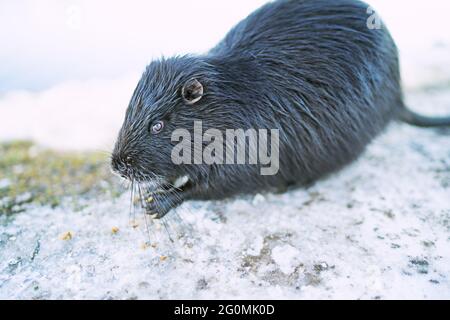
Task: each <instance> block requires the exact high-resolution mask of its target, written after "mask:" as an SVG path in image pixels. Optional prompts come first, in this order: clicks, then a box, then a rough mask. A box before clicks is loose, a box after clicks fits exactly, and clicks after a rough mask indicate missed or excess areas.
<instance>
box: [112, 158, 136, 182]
mask: <svg viewBox="0 0 450 320" xmlns="http://www.w3.org/2000/svg"><path fill="white" fill-rule="evenodd" d="M133 162H134V161H133V157H132V156H131V155H129V154H124V153H120V152H115V153H113V155H112V157H111V169H112V171H113V172H114V173H116V174H118V175H120V176H121V177H122V178H125V179H131V178H132V175H133Z"/></svg>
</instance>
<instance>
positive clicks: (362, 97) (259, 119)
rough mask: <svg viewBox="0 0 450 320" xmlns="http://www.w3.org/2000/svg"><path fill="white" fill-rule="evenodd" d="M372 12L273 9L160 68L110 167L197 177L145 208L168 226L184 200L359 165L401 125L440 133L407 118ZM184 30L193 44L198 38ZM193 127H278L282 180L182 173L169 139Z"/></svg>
mask: <svg viewBox="0 0 450 320" xmlns="http://www.w3.org/2000/svg"><path fill="white" fill-rule="evenodd" d="M367 8H368V5H367V4H365V3H363V2H360V1H356V0H339V1H338V0H303V1H276V2H273V3H269V4H267V5H265V6H263V7H262V8H260V9H259V10H257V11H255V12H254V13H253V14H251V15H250V16H249V17H247V18H246V19H245V20H243V21H242V22H241V23H239V24H238V25H237V26H236V27H235V28H233V29H232V30H231V31H230V32H229V34H228V35H227V36H226V37H225V39H224V40H223V41H222V42H221V43H219V44H218V45H217V46H216V47H215V48H213V49H212V50H211V51H210V52H209V53H207V54H205V55H201V56H180V57H174V58H170V59H161V60H159V61H154V62H152V63H151V64H150V65H149V66H148V67H147V69H146V71H145V73H144V74H143V76H142V79H141V80H140V82H139V84H138V86H137V88H136V90H135V92H134V95H133V98H132V100H131V102H130V106H129V108H128V110H127V114H126V119H125V122H124V125H123V127H122V129H121V131H120V134H119V137H118V141H117V144H116V147H115V150H114V153H113V168H114V169H115V170H116V171H117V172H120V173H121V174H123V175H124V176H126V177H128V178H130V179H133V180H136V181H141V182H144V181H146V180H148V179H153V178H155V177H164V178H175V177H178V176H182V175H186V174H187V175H189V177H190V179H191V181H190V183H189V184H188V185H187V186H186V187H184V188H183V189H181V190H175V191H174V192H172V193H173V194H170V193H166V194H163V195H161V196H158V195H157V198H156V199H155V203H154V204H153V206H150V207H149V208H148V211H150V212H155V213H156V211H158V213H159V216H163V215H165V214H166V213H167V212H168V211H169V210H170V209H171V208H173V207H176V206H178V205H179V204H180V203H182V202H183V201H184V200H190V199H202V200H209V199H223V198H226V197H230V196H234V195H237V194H244V193H255V192H261V191H271V190H276V189H280V190H284V189H285V188H287V187H289V186H292V185H294V186H302V185H306V184H308V183H311V182H313V181H316V180H317V179H319V178H321V177H324V176H325V175H327V174H329V173H331V172H334V171H336V170H338V169H340V168H342V167H343V166H345V165H347V164H349V163H350V162H352V161H353V160H355V159H356V158H357V157H358V156H359V155H360V154H361V153H362V152H363V150H364V148H365V146H366V145H367V144H368V143H370V142H371V140H372V139H373V138H374V137H376V136H377V135H378V134H379V133H380V132H381V131H383V129H384V128H385V127H386V125H387V124H388V123H389V122H390V121H391V120H393V119H401V120H404V121H407V122H409V123H411V124H416V125H420V124H423V125H425V126H430V125H434V124H435V123H434V122H433V121H434V119H429V118H423V117H421V118H419V119H415V118H414V114H411V113H408V112H406V115H405V110H406V109H405V107H404V104H403V96H402V89H401V86H400V74H399V61H398V53H397V48H396V46H395V44H394V41H393V40H392V38H391V36H390V34H389V32H388V31H387V29H386V27H385V26H384V25H383V26H382V28H381V29H379V30H377V29H375V30H370V29H369V28H368V27H367V19H368V17H369V14H368V13H367ZM185 32H186V36H192V37H193V41H195V36H196V35H195V33H194V34H193V35H190V33H189V30H186V31H185ZM200 36H201V35H200ZM192 78H196V79H198V80H199V81H200V82H201V83H202V84H203V86H204V88H205V95H204V97H203V98H202V99H201V100H200V101H199V102H198V103H196V104H195V105H187V104H186V103H185V102H184V101H183V99H182V97H181V93H180V91H181V88H182V86H183V84H184V83H185V82H186V81H188V80H189V79H192ZM162 119H163V120H165V121H166V127H165V129H164V132H162V133H161V134H160V135H157V136H152V135H151V134H150V133H149V126H150V125H151V123H152V122H153V121H156V120H162ZM194 120H202V121H203V129H204V130H207V129H209V128H216V129H219V130H221V131H223V132H224V131H225V129H237V128H242V129H248V128H255V129H260V128H266V129H279V130H280V170H279V173H278V174H277V175H275V176H261V175H260V168H259V166H254V165H222V166H221V165H213V166H208V165H181V166H176V165H174V164H173V163H172V161H171V157H170V155H171V151H172V147H173V146H174V145H175V144H176V143H172V142H171V139H170V137H171V133H172V131H173V130H174V129H176V128H186V129H190V130H191V131H192V129H193V122H194ZM416 120H417V121H419V123H417V121H416ZM420 120H422V122H420ZM446 120H447V121H445V120H440V125H448V124H449V119H446ZM415 122H416V123H415ZM127 157H130V158H129V159H131V160H130V161H129V163H128V164H126V161H125V159H126V158H127Z"/></svg>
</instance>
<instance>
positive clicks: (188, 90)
mask: <svg viewBox="0 0 450 320" xmlns="http://www.w3.org/2000/svg"><path fill="white" fill-rule="evenodd" d="M181 95H182V96H183V99H184V101H185V102H186V103H187V104H189V105H192V104H194V103H196V102H198V101H200V99H201V98H202V97H203V85H202V84H201V83H200V81H198V80H197V79H191V80H188V81H187V82H186V83H185V84H184V86H183V88H182V89H181Z"/></svg>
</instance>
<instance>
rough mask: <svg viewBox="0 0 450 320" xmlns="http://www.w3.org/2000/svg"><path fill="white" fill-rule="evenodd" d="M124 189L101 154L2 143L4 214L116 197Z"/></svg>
mask: <svg viewBox="0 0 450 320" xmlns="http://www.w3.org/2000/svg"><path fill="white" fill-rule="evenodd" d="M120 192H121V190H120V187H119V185H118V183H117V181H116V179H115V178H114V177H113V176H112V175H111V172H110V170H109V167H108V156H107V155H106V154H102V153H97V152H59V151H54V150H49V149H44V148H41V147H38V146H36V145H34V144H33V143H31V142H28V141H15V142H7V143H0V214H13V213H18V212H21V211H23V210H25V208H26V207H27V205H33V204H34V205H50V206H52V207H56V206H58V205H59V204H60V203H61V200H62V199H68V198H70V199H72V200H74V203H75V204H77V203H79V202H78V201H77V200H80V199H85V198H89V197H99V196H112V197H116V196H118V195H119V194H120Z"/></svg>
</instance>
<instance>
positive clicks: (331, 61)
mask: <svg viewBox="0 0 450 320" xmlns="http://www.w3.org/2000/svg"><path fill="white" fill-rule="evenodd" d="M368 8H369V6H368V5H367V4H365V3H363V2H360V1H357V0H303V1H276V2H273V3H269V4H267V5H265V6H263V7H262V8H260V9H259V10H257V11H255V12H254V13H253V14H251V15H250V16H249V17H248V18H247V19H245V20H243V21H242V22H241V23H240V24H238V25H237V26H236V27H235V28H233V29H232V30H231V31H230V33H229V34H228V35H227V36H226V37H225V39H224V40H223V41H222V42H221V43H219V44H218V45H217V46H216V47H215V48H214V49H212V50H211V51H210V53H209V55H208V56H209V57H210V59H211V60H212V61H214V64H216V65H217V66H218V68H219V73H221V74H222V77H223V79H224V80H226V81H227V82H232V81H235V82H238V81H241V82H242V83H241V85H242V87H243V88H244V89H243V94H245V92H244V91H245V86H246V85H247V86H250V85H249V84H248V82H252V83H251V86H253V87H252V91H255V86H256V87H257V88H256V90H257V91H259V92H261V94H262V95H261V98H260V99H254V100H252V101H248V103H247V105H246V106H244V107H243V108H245V110H246V111H244V112H252V111H255V112H256V113H259V114H261V113H262V114H265V116H264V117H260V119H261V118H264V119H274V121H273V123H272V124H271V123H269V122H270V120H265V123H259V124H258V123H253V124H252V125H254V126H256V127H258V125H259V127H268V126H270V127H271V128H280V129H281V141H280V161H281V162H284V163H282V164H280V168H287V170H286V172H281V175H286V178H287V177H288V176H289V174H290V172H293V171H295V172H299V174H300V175H301V177H296V179H297V180H298V179H299V178H303V179H304V180H305V181H310V180H314V179H316V178H318V177H320V176H322V175H324V174H326V173H328V172H331V171H334V170H336V169H338V168H339V167H341V166H343V165H345V164H347V163H348V162H350V161H352V160H353V159H355V158H356V157H357V156H358V155H359V154H360V153H361V152H362V150H363V149H364V147H365V146H366V145H367V144H368V143H369V142H370V141H371V140H372V139H373V138H374V137H375V136H376V135H377V134H378V133H379V132H380V131H382V130H383V128H384V127H385V126H386V124H387V123H388V121H389V120H390V119H392V118H393V117H395V114H396V113H397V112H398V110H399V109H400V107H402V105H403V102H402V91H401V87H400V75H399V66H398V53H397V48H396V46H395V44H394V41H393V40H392V38H391V36H390V34H389V32H388V31H387V29H386V28H385V26H384V25H383V24H381V28H380V29H370V28H369V27H368V25H367V21H368V18H369V16H370V15H369V14H368ZM221 61H223V65H222V66H221V63H222V62H221ZM235 62H236V63H235ZM233 64H236V65H238V64H241V66H239V67H236V68H233ZM239 69H252V70H253V71H252V75H253V77H254V79H253V80H255V81H252V78H251V76H248V74H243V73H242V74H241V75H242V76H241V75H240V74H239ZM244 82H246V83H244ZM236 85H238V83H236ZM258 86H259V87H258ZM283 114H285V115H288V116H283ZM283 154H284V155H283ZM331 159H332V160H331ZM311 163H314V165H311Z"/></svg>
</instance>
